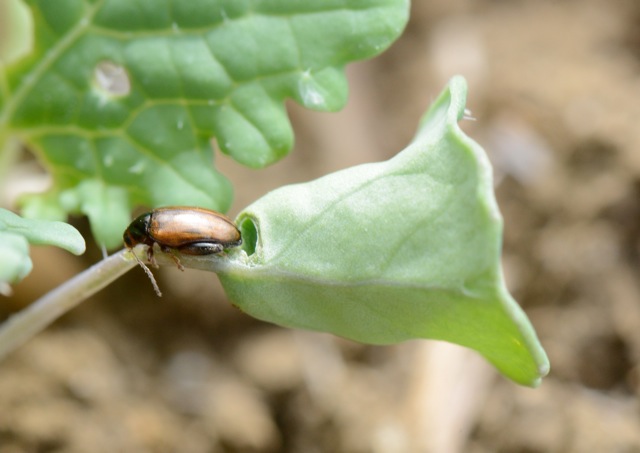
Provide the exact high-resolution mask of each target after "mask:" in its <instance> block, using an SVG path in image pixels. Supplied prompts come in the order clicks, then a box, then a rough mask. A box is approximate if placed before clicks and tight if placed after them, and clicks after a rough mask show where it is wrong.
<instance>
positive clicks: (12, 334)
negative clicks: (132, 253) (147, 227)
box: [0, 250, 136, 360]
mask: <svg viewBox="0 0 640 453" xmlns="http://www.w3.org/2000/svg"><path fill="white" fill-rule="evenodd" d="M125 253H127V252H125V251H124V250H121V251H120V252H117V253H115V254H113V255H111V256H109V257H108V258H106V259H104V260H102V261H100V262H98V263H96V264H94V265H93V266H91V267H90V268H89V269H87V270H86V271H84V272H82V273H81V274H78V275H76V276H75V277H74V278H72V279H71V280H69V281H67V282H65V283H64V284H62V285H61V286H59V287H58V288H56V289H54V290H53V291H51V292H49V293H47V294H45V295H44V296H43V297H42V298H40V299H39V300H37V301H36V302H34V303H33V304H31V305H30V306H29V307H27V308H25V309H24V310H22V311H20V312H18V313H16V314H14V315H13V316H11V317H10V318H9V319H8V320H7V321H5V323H4V324H2V325H0V360H2V359H3V358H4V357H5V356H6V355H7V354H9V353H11V352H12V351H14V350H15V349H17V348H18V347H19V346H21V345H22V344H23V343H25V342H26V341H27V340H29V339H30V338H31V337H33V336H34V335H36V334H37V333H39V332H40V331H42V330H44V329H45V328H46V327H47V326H49V325H50V324H51V323H53V321H55V320H56V319H58V318H59V317H60V316H62V315H63V314H65V313H66V312H67V311H69V310H71V309H72V308H73V307H75V306H76V305H78V304H79V303H80V302H82V301H84V300H85V299H87V298H88V297H90V296H92V295H93V294H95V293H97V292H98V291H100V290H101V289H102V288H104V287H105V286H107V285H108V284H109V283H111V282H113V281H114V280H116V279H117V278H118V277H120V276H121V275H123V274H124V273H125V272H127V271H128V270H130V269H131V268H133V267H134V266H135V265H136V262H135V261H134V260H133V259H127V258H125V256H124V254H125Z"/></svg>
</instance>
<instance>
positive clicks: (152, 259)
mask: <svg viewBox="0 0 640 453" xmlns="http://www.w3.org/2000/svg"><path fill="white" fill-rule="evenodd" d="M147 261H149V264H151V265H152V266H153V267H155V268H156V269H157V268H158V267H159V266H158V263H157V262H156V258H155V257H154V256H153V245H149V246H147Z"/></svg>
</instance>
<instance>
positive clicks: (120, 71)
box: [93, 60, 131, 96]
mask: <svg viewBox="0 0 640 453" xmlns="http://www.w3.org/2000/svg"><path fill="white" fill-rule="evenodd" d="M93 74H94V81H95V84H96V85H97V87H98V89H100V91H103V92H104V93H106V94H108V95H109V96H126V95H128V94H129V93H130V92H131V81H130V80H129V74H127V70H126V69H125V68H124V67H123V66H120V65H118V64H115V63H113V62H111V61H107V60H105V61H101V62H100V63H98V64H97V65H96V68H95V70H94V71H93Z"/></svg>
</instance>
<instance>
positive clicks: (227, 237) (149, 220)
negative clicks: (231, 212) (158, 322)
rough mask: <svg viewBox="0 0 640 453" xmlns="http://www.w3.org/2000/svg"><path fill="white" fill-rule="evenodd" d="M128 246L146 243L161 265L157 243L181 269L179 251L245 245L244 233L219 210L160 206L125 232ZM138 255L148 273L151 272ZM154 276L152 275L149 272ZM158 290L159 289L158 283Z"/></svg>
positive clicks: (200, 252)
mask: <svg viewBox="0 0 640 453" xmlns="http://www.w3.org/2000/svg"><path fill="white" fill-rule="evenodd" d="M122 237H123V240H124V244H125V246H126V247H127V248H128V249H132V248H134V247H135V246H136V245H138V244H145V245H147V246H148V248H147V258H148V260H149V262H150V263H151V264H152V265H153V266H157V264H156V261H155V258H154V256H153V246H154V244H158V246H159V247H160V250H161V251H163V252H165V253H169V254H170V256H171V257H172V258H173V260H174V261H175V263H176V265H177V266H178V268H179V269H180V270H184V267H183V266H182V264H181V263H180V260H179V259H178V257H177V256H176V252H179V253H183V254H185V255H212V254H216V253H220V252H222V251H223V250H225V249H228V248H231V247H237V246H239V245H240V244H242V236H241V234H240V231H239V230H238V228H237V227H236V225H235V223H233V220H231V219H230V218H228V217H227V216H225V215H223V214H220V213H219V212H216V211H213V210H210V209H204V208H196V207H190V206H167V207H164V208H157V209H154V210H153V211H150V212H146V213H144V214H142V215H140V216H138V217H137V218H136V219H135V220H134V221H133V222H131V224H130V225H129V226H128V227H127V229H126V230H125V231H124V234H123V236H122ZM134 256H135V257H136V260H138V263H139V264H140V265H142V266H143V269H145V272H147V271H148V272H147V275H149V274H151V271H149V270H148V269H146V266H144V264H143V263H142V262H141V261H140V260H139V259H138V258H137V256H136V255H135V254H134ZM149 276H150V277H151V275H149ZM152 283H154V287H155V288H156V292H159V290H158V289H157V286H156V285H155V282H154V281H153V279H152Z"/></svg>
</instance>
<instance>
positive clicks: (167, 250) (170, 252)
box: [160, 246, 184, 272]
mask: <svg viewBox="0 0 640 453" xmlns="http://www.w3.org/2000/svg"><path fill="white" fill-rule="evenodd" d="M160 250H162V251H163V252H164V253H167V254H168V255H169V256H170V257H171V259H172V260H173V262H174V263H176V266H178V269H180V270H181V271H182V272H184V266H183V265H182V263H181V262H180V258H178V255H176V251H175V250H174V249H172V248H171V247H166V246H160Z"/></svg>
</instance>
